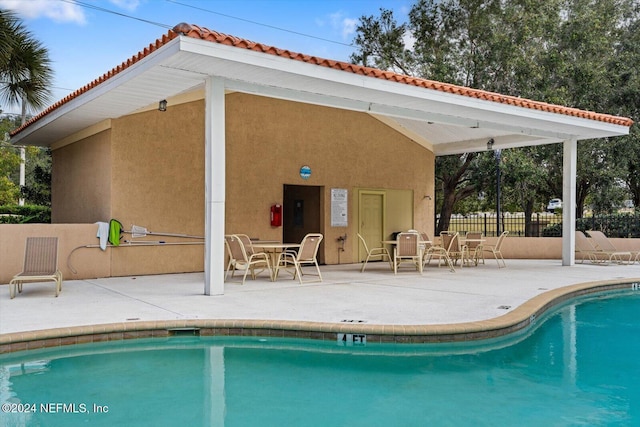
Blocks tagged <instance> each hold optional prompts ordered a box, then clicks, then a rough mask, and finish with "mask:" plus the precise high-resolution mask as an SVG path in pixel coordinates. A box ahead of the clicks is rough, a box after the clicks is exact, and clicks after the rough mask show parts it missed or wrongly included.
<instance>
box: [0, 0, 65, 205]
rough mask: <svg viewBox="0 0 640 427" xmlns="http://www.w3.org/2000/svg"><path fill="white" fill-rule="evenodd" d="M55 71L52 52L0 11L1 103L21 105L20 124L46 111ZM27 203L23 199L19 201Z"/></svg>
mask: <svg viewBox="0 0 640 427" xmlns="http://www.w3.org/2000/svg"><path fill="white" fill-rule="evenodd" d="M52 80H53V69H52V68H51V61H50V60H49V51H48V50H47V48H46V47H44V46H43V45H42V44H41V43H40V41H38V40H36V39H35V38H34V37H33V35H32V34H31V32H29V31H28V30H27V29H26V28H25V27H24V26H23V25H22V24H21V23H20V21H19V20H18V18H17V17H16V16H15V14H13V13H12V12H10V11H3V10H0V82H1V83H0V102H2V103H6V104H8V105H20V107H21V116H22V121H21V123H22V124H24V123H25V122H26V120H27V113H28V112H29V111H35V110H37V109H39V108H43V107H45V106H46V105H47V103H48V102H49V100H50V98H51V91H50V87H51V83H52ZM20 157H21V158H22V162H21V164H20V186H21V187H24V185H25V173H24V171H25V169H24V161H25V151H24V147H23V148H21V150H20ZM20 204H21V205H23V204H24V199H22V198H21V199H20Z"/></svg>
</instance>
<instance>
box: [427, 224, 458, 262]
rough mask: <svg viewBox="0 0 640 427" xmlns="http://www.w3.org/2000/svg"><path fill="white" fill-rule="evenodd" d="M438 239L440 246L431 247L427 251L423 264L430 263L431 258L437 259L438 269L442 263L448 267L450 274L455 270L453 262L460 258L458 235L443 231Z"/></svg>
mask: <svg viewBox="0 0 640 427" xmlns="http://www.w3.org/2000/svg"><path fill="white" fill-rule="evenodd" d="M440 238H441V240H442V246H438V245H432V246H431V247H430V248H429V249H427V252H426V254H425V260H424V261H423V264H429V263H430V262H431V258H438V267H440V265H441V264H442V262H443V261H444V263H445V264H447V266H448V267H449V270H451V272H455V271H456V269H455V267H454V266H453V264H454V260H457V258H461V257H462V252H461V249H460V235H459V234H458V233H456V232H448V231H443V232H442V233H440Z"/></svg>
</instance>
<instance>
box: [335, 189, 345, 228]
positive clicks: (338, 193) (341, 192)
mask: <svg viewBox="0 0 640 427" xmlns="http://www.w3.org/2000/svg"><path fill="white" fill-rule="evenodd" d="M347 195H348V192H347V190H346V189H345V188H332V189H331V226H332V227H346V226H347V225H348V220H347Z"/></svg>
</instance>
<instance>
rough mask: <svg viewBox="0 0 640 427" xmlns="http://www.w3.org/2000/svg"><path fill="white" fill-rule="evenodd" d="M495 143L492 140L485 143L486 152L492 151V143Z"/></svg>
mask: <svg viewBox="0 0 640 427" xmlns="http://www.w3.org/2000/svg"><path fill="white" fill-rule="evenodd" d="M494 142H495V141H494V140H493V138H491V139H490V140H489V141H487V150H493V143H494Z"/></svg>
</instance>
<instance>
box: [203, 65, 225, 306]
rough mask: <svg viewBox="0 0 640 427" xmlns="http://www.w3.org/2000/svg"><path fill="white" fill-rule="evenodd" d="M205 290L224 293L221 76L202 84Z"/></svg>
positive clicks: (223, 146) (223, 135) (222, 104)
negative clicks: (203, 94) (203, 101)
mask: <svg viewBox="0 0 640 427" xmlns="http://www.w3.org/2000/svg"><path fill="white" fill-rule="evenodd" d="M204 139H205V153H204V155H205V162H204V165H205V173H204V176H205V183H204V188H205V190H204V192H205V225H204V232H205V243H204V294H205V295H223V294H224V227H225V217H224V210H225V187H226V183H225V177H226V169H225V164H226V160H225V99H224V80H223V79H217V78H213V77H210V78H209V79H207V82H206V85H205V137H204Z"/></svg>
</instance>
